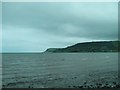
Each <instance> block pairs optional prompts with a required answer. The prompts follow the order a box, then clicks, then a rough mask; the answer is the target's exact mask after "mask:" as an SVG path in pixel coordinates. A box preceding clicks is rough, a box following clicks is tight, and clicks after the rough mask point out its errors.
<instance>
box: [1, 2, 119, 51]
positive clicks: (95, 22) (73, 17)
mask: <svg viewBox="0 0 120 90" xmlns="http://www.w3.org/2000/svg"><path fill="white" fill-rule="evenodd" d="M101 40H102V41H105V40H118V3H117V2H24V3H22V2H4V3H3V4H2V52H43V51H45V50H46V49H47V48H62V47H67V46H70V45H74V44H76V43H80V42H91V41H101Z"/></svg>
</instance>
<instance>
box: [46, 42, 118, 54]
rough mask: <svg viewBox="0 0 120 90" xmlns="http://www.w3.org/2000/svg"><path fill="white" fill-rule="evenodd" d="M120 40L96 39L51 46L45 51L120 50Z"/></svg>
mask: <svg viewBox="0 0 120 90" xmlns="http://www.w3.org/2000/svg"><path fill="white" fill-rule="evenodd" d="M119 44H120V41H96V42H84V43H77V44H75V45H72V46H68V47H65V48H49V49H47V50H46V51H45V52H119V51H120V48H119V46H118V45H119Z"/></svg>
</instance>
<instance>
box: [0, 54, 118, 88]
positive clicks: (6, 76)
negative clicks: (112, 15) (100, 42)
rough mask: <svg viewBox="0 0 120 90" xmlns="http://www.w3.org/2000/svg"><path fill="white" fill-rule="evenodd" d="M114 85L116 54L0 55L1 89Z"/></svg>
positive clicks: (116, 66) (115, 82)
mask: <svg viewBox="0 0 120 90" xmlns="http://www.w3.org/2000/svg"><path fill="white" fill-rule="evenodd" d="M115 85H118V53H111V52H109V53H92V52H90V53H3V54H2V86H3V88H97V87H98V86H99V87H114V86H115Z"/></svg>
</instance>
